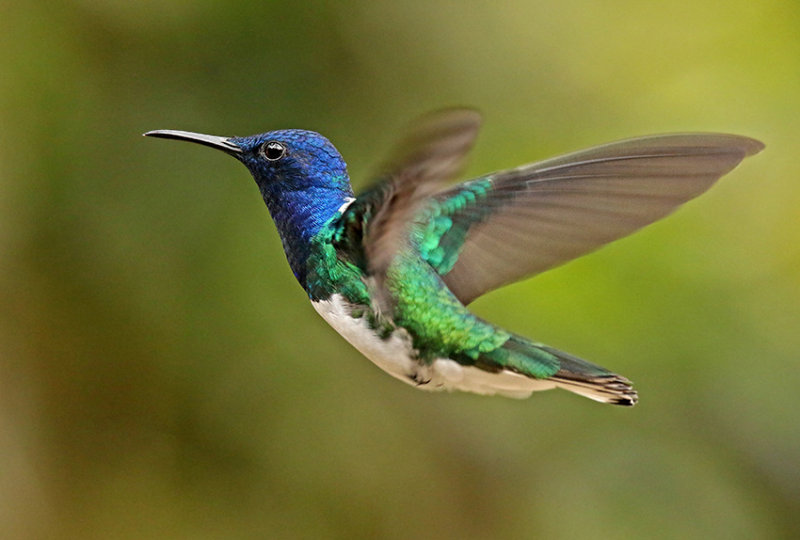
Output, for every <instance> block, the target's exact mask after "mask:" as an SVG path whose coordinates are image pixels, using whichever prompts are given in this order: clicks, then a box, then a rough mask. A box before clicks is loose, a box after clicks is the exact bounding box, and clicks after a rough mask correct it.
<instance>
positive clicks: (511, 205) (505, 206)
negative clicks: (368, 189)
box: [421, 133, 763, 304]
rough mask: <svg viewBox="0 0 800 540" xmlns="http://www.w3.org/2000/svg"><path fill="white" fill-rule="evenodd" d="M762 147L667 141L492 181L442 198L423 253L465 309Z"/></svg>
mask: <svg viewBox="0 0 800 540" xmlns="http://www.w3.org/2000/svg"><path fill="white" fill-rule="evenodd" d="M762 148H763V144H762V143H760V142H759V141H756V140H753V139H749V138H747V137H740V136H736V135H724V134H715V133H706V134H703V133H698V134H677V135H660V136H652V137H643V138H638V139H630V140H626V141H620V142H616V143H611V144H607V145H604V146H598V147H595V148H591V149H589V150H584V151H581V152H576V153H573V154H568V155H565V156H562V157H558V158H555V159H550V160H547V161H543V162H540V163H535V164H532V165H526V166H523V167H519V168H517V169H512V170H509V171H502V172H497V173H494V174H490V175H488V176H486V177H484V178H480V179H477V180H473V181H471V182H468V183H465V184H461V185H459V186H456V187H454V188H452V189H449V190H447V191H445V192H443V193H440V194H438V195H436V196H435V202H434V203H433V204H432V205H431V206H430V207H428V208H427V209H426V214H425V216H424V217H422V218H421V219H424V220H427V222H428V225H427V229H426V232H425V235H424V241H423V242H422V244H421V250H422V255H423V257H424V258H425V259H426V260H427V261H428V262H429V263H430V264H431V265H432V266H433V267H434V268H435V269H436V271H437V272H438V273H439V274H440V275H441V276H442V277H443V280H444V281H445V283H446V284H447V285H448V287H449V288H450V289H451V290H452V291H453V293H455V295H456V296H457V297H458V298H459V300H461V301H462V302H463V303H465V304H467V303H469V302H471V301H472V300H474V299H475V298H477V297H478V296H480V295H482V294H484V293H486V292H488V291H490V290H492V289H495V288H497V287H500V286H501V285H504V284H507V283H511V282H514V281H517V280H519V279H522V278H524V277H526V276H530V275H532V274H536V273H539V272H542V271H544V270H547V269H549V268H552V267H554V266H557V265H559V264H562V263H564V262H567V261H569V260H571V259H573V258H575V257H578V256H580V255H583V254H585V253H588V252H590V251H592V250H594V249H597V248H598V247H600V246H602V245H604V244H606V243H608V242H611V241H613V240H616V239H618V238H621V237H623V236H626V235H628V234H630V233H632V232H634V231H636V230H637V229H639V228H641V227H644V226H645V225H647V224H649V223H652V222H654V221H656V220H658V219H660V218H662V217H664V216H666V215H667V214H669V213H670V212H672V211H673V210H675V209H676V208H677V207H678V206H680V205H681V204H683V203H685V202H686V201H688V200H690V199H692V198H694V197H696V196H698V195H700V194H701V193H703V192H704V191H706V190H707V189H708V188H709V187H711V185H712V184H713V183H714V182H715V181H716V180H717V179H718V178H719V177H721V176H722V175H724V174H726V173H727V172H729V171H730V170H731V169H733V168H734V167H736V165H738V164H739V162H740V161H741V160H742V159H744V158H745V157H746V156H749V155H752V154H755V153H756V152H758V151H760V150H761V149H762Z"/></svg>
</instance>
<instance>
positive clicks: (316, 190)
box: [144, 108, 764, 406]
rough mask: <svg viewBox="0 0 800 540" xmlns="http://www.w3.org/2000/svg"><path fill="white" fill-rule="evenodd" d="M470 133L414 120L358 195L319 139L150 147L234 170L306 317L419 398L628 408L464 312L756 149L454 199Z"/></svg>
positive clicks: (616, 379)
mask: <svg viewBox="0 0 800 540" xmlns="http://www.w3.org/2000/svg"><path fill="white" fill-rule="evenodd" d="M480 124H481V116H480V114H479V113H478V112H477V111H474V110H471V109H460V108H459V109H446V110H442V111H437V112H434V113H430V114H428V115H427V116H424V117H422V118H421V119H418V121H417V122H416V123H414V124H412V126H411V128H410V129H409V130H407V132H406V135H405V136H404V137H403V138H402V139H401V141H400V142H399V143H398V144H397V146H396V148H395V149H394V151H393V152H392V153H390V155H389V156H390V157H389V159H387V160H386V161H385V162H384V165H383V166H382V167H380V168H379V169H378V171H377V174H375V175H374V177H373V179H372V182H371V183H370V184H369V187H368V188H367V189H366V190H364V191H363V192H362V193H360V194H359V195H358V196H355V195H354V193H353V189H352V187H351V184H350V177H349V175H348V172H347V166H346V164H345V161H344V159H343V158H342V156H341V154H340V153H339V151H338V150H337V149H336V148H335V147H334V146H333V144H331V142H330V141H329V140H328V139H326V138H325V137H324V136H322V135H320V134H319V133H316V132H313V131H307V130H302V129H281V130H276V131H268V132H266V133H261V134H259V135H251V136H247V137H219V136H213V135H204V134H200V133H192V132H187V131H174V130H157V131H150V132H147V133H145V134H144V135H145V136H149V137H161V138H165V139H178V140H183V141H190V142H194V143H198V144H202V145H205V146H210V147H211V148H216V149H218V150H222V151H223V152H225V153H226V154H228V155H230V156H233V157H234V158H236V159H237V160H239V161H240V162H241V163H243V164H244V165H245V166H246V167H247V169H248V170H249V171H250V173H251V174H252V176H253V178H254V179H255V181H256V184H257V185H258V189H259V191H260V192H261V196H262V197H263V199H264V202H265V203H266V205H267V208H268V209H269V212H270V214H271V216H272V219H273V221H274V222H275V225H276V227H277V229H278V233H279V235H280V239H281V243H282V245H283V250H284V252H285V254H286V259H287V260H288V262H289V266H290V268H291V270H292V273H293V274H294V276H295V278H297V281H298V282H299V283H300V285H301V286H302V288H303V290H304V291H305V293H306V294H307V295H308V298H309V300H310V301H311V305H312V306H313V307H314V309H315V310H316V311H317V312H318V313H319V314H320V315H321V316H322V318H323V319H324V320H325V321H326V322H327V323H328V324H330V326H332V327H333V328H334V329H335V330H336V331H337V332H338V333H339V334H341V335H342V336H343V337H344V338H345V339H346V340H347V341H348V342H350V343H351V344H352V345H353V346H354V347H355V348H356V349H357V350H358V351H360V352H361V353H362V354H363V355H364V356H366V357H367V358H368V359H369V360H371V361H372V362H373V363H374V364H376V365H377V366H378V367H380V368H381V369H383V370H384V371H386V372H387V373H389V374H390V375H392V376H393V377H395V378H397V379H400V380H401V381H403V382H406V383H408V384H411V385H413V386H416V387H417V388H420V389H425V390H448V391H453V390H459V391H466V392H473V393H477V394H483V395H502V396H508V397H514V398H525V397H529V396H530V395H531V394H532V393H533V392H536V391H540V390H549V389H553V388H561V389H564V390H568V391H570V392H573V393H575V394H578V395H581V396H584V397H588V398H590V399H593V400H595V401H598V402H602V403H611V404H615V405H629V406H630V405H634V404H636V402H637V400H638V394H637V392H636V390H635V389H634V388H633V386H632V383H631V381H630V380H628V379H627V378H625V377H623V376H621V375H618V374H616V373H614V372H612V371H609V370H608V369H606V368H603V367H601V366H599V365H595V364H593V363H590V362H588V361H586V360H583V359H581V358H578V357H576V356H573V355H571V354H569V353H566V352H563V351H561V350H558V349H556V348H553V347H550V346H548V345H545V344H543V343H539V342H536V341H533V340H530V339H528V338H525V337H523V336H521V335H518V334H515V333H513V332H510V331H508V330H505V329H503V328H500V327H498V326H496V325H494V324H492V323H490V322H488V321H486V320H484V319H482V318H481V317H478V316H477V315H475V314H473V313H472V312H471V311H470V310H469V309H468V308H467V307H466V306H467V305H468V304H469V303H470V302H472V301H473V300H474V299H476V298H477V297H479V296H481V295H483V294H485V293H487V292H489V291H491V290H493V289H496V288H497V287H500V286H502V285H506V284H509V283H512V282H515V281H518V280H520V279H523V278H526V277H529V276H531V275H534V274H537V273H540V272H543V271H545V270H548V269H550V268H552V267H554V266H557V265H560V264H562V263H565V262H567V261H569V260H571V259H574V258H576V257H578V256H580V255H583V254H586V253H588V252H591V251H593V250H595V249H597V248H599V247H600V246H602V245H604V244H607V243H609V242H611V241H613V240H616V239H618V238H621V237H623V236H626V235H628V234H630V233H632V232H634V231H636V230H637V229H640V228H641V227H644V226H645V225H648V224H650V223H652V222H654V221H656V220H658V219H661V218H662V217H664V216H666V215H667V214H669V213H671V212H672V211H674V210H675V209H676V208H677V207H679V206H680V205H681V204H683V203H685V202H687V201H688V200H690V199H693V198H694V197H696V196H698V195H700V194H701V193H703V192H704V191H706V190H707V189H708V188H710V187H711V185H712V184H714V182H716V181H717V180H718V179H719V178H720V177H721V176H722V175H724V174H726V173H728V172H730V171H731V170H732V169H733V168H734V167H736V166H737V165H738V164H739V163H740V162H741V161H742V159H744V158H745V157H746V156H750V155H753V154H755V153H757V152H759V151H760V150H762V149H763V147H764V145H763V144H762V143H761V142H759V141H757V140H754V139H751V138H748V137H742V136H737V135H727V134H719V133H685V134H668V135H654V136H645V137H639V138H633V139H628V140H623V141H619V142H613V143H610V144H606V145H602V146H597V147H593V148H590V149H588V150H582V151H578V152H574V153H571V154H567V155H564V156H561V157H556V158H553V159H548V160H545V161H541V162H538V163H533V164H528V165H523V166H520V167H517V168H514V169H509V170H502V171H499V172H493V173H490V174H485V175H483V176H480V177H478V178H475V179H473V180H469V181H466V182H463V183H455V184H454V183H453V180H455V179H457V178H458V177H459V174H460V173H461V171H462V169H463V166H464V164H465V160H466V156H467V154H468V153H469V151H470V150H471V148H472V146H473V143H474V142H475V139H476V137H477V134H478V130H479V127H480Z"/></svg>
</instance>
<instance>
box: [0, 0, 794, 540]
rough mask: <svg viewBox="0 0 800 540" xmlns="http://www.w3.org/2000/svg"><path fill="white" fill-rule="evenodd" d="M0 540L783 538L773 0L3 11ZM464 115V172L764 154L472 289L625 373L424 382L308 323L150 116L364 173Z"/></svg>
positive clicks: (256, 217) (787, 467)
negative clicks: (535, 269)
mask: <svg viewBox="0 0 800 540" xmlns="http://www.w3.org/2000/svg"><path fill="white" fill-rule="evenodd" d="M0 21H2V22H0V43H2V47H0V71H1V72H2V77H0V111H1V113H0V114H1V115H2V123H1V124H0V299H1V300H2V310H1V312H0V537H2V538H11V539H15V538H62V537H63V538H368V537H369V538H397V539H401V538H419V537H426V538H570V539H571V538H748V539H751V538H797V537H800V465H799V464H798V461H800V420H799V419H798V412H797V402H798V398H797V396H798V387H800V369H798V365H799V364H798V350H800V329H799V328H798V326H799V324H798V323H800V249H798V247H797V243H798V240H800V213H798V207H799V206H800V188H799V187H798V175H800V143H798V135H799V134H798V126H799V125H800V31H799V29H800V8H799V7H798V4H797V2H796V1H795V0H784V1H780V0H765V1H761V2H752V1H749V0H727V1H725V2H722V1H720V2H717V1H703V0H701V1H693V2H683V1H678V2H670V3H647V2H640V1H638V0H630V1H626V0H619V1H612V2H593V1H590V0H566V1H562V2H551V1H536V2H531V1H523V0H516V1H511V2H503V3H496V2H433V3H432V2H422V1H419V2H418V1H414V2H405V3H404V2H388V1H383V0H381V1H375V0H369V1H357V2H313V3H295V2H261V3H259V2H246V1H228V2H211V1H199V2H191V1H188V0H160V1H158V2H156V1H152V0H149V1H143V2H125V1H122V0H109V1H106V2H97V1H92V0H83V1H80V0H72V1H60V2H51V1H35V2H30V3H16V4H14V5H12V3H11V2H4V3H3V4H2V6H0ZM449 105H470V106H474V107H477V108H478V109H480V110H482V111H483V113H484V116H485V127H484V130H483V132H482V135H481V137H480V140H479V142H478V145H477V148H476V149H475V152H474V157H473V159H472V161H471V165H470V171H469V172H470V173H471V174H479V173H484V172H488V171H491V170H495V169H501V168H508V167H512V166H517V165H520V164H522V163H526V162H530V161H534V160H537V159H542V158H545V157H549V156H552V155H556V154H559V153H563V152H567V151H571V150H577V149H580V148H583V147H586V146H589V145H592V144H598V143H603V142H608V141H611V140H615V139H619V138H625V137H629V136H635V135H643V134H648V133H658V132H670V131H693V130H705V131H712V130H715V131H725V132H733V133H740V134H746V135H750V136H753V137H756V138H759V139H761V140H763V141H765V142H766V144H767V149H766V151H765V152H763V153H762V154H760V155H758V156H756V157H755V158H750V159H748V160H747V161H745V162H744V163H743V165H742V166H741V167H740V168H739V169H737V170H736V171H734V172H733V173H732V174H730V175H728V176H727V177H725V178H724V180H723V181H722V182H721V183H720V184H719V185H718V186H717V187H715V188H714V189H712V190H711V191H710V192H709V193H708V194H706V195H704V196H703V197H701V198H700V199H699V200H698V201H694V202H692V203H690V204H689V205H687V207H686V208H684V209H682V210H681V211H679V212H678V213H677V214H675V215H674V216H672V217H670V218H669V219H667V220H665V221H663V222H660V223H658V224H656V225H654V226H652V227H650V228H648V229H647V230H645V231H643V232H641V233H639V234H637V235H635V236H633V237H631V238H630V239H626V240H623V241H620V242H618V243H616V244H613V245H612V246H610V247H608V248H605V249H603V250H601V251H600V252H598V253H596V254H593V255H591V256H588V257H586V258H584V259H581V260H579V261H576V262H574V263H571V264H569V265H567V266H565V267H563V268H560V269H557V270H555V271H552V272H549V273H547V274H545V275H543V276H541V277H539V278H537V279H534V280H529V281H527V282H523V283H519V284H516V285H513V286H511V287H508V288H505V289H503V290H501V291H498V292H496V293H493V294H491V295H489V296H487V297H485V298H482V299H480V300H479V301H478V302H476V304H475V309H476V310H477V311H478V312H479V313H480V314H481V315H483V316H485V317H487V318H489V319H491V320H492V321H495V322H498V323H501V324H503V325H504V326H506V327H508V328H510V329H512V330H515V331H517V332H520V333H522V334H525V335H528V336H531V337H533V338H535V339H538V340H541V341H544V342H546V343H549V344H552V345H554V346H557V347H559V348H562V349H565V350H567V351H570V352H572V353H575V354H578V355H581V356H583V357H585V358H587V359H591V360H593V361H595V362H597V363H600V364H602V365H605V366H608V367H610V368H613V369H614V370H616V371H618V372H620V373H622V374H624V375H626V376H628V377H630V378H631V379H633V380H634V381H635V382H636V384H637V388H638V389H639V392H640V396H641V401H640V404H639V405H638V406H637V407H635V408H633V409H622V408H615V407H610V406H602V405H599V404H596V403H593V402H591V401H588V400H586V399H582V398H579V397H575V396H572V395H569V394H567V393H565V392H548V393H543V394H537V395H534V397H532V398H531V399H530V400H527V401H515V400H509V399H503V398H485V397H478V396H472V395H458V394H452V395H448V394H427V393H423V392H419V391H416V390H414V389H413V388H411V387H409V386H406V385H403V384H400V383H399V382H397V381H395V380H394V379H392V378H391V377H389V376H387V375H385V374H383V373H382V372H381V371H380V370H378V369H377V368H375V367H374V366H373V365H371V364H370V363H369V362H368V361H367V360H365V359H364V358H362V357H361V356H360V355H359V354H358V353H356V352H355V351H354V350H353V349H351V348H350V346H348V345H347V344H346V343H345V342H344V341H343V340H342V339H341V338H339V337H338V336H337V335H336V334H335V333H334V332H333V331H332V330H331V329H329V328H328V327H327V326H326V325H325V324H324V322H323V321H322V320H321V319H319V317H318V316H317V315H316V314H315V313H314V312H313V310H312V309H311V308H310V306H309V305H308V302H307V300H306V299H305V298H304V295H303V293H302V290H301V289H300V287H299V286H297V284H296V283H295V282H294V278H293V277H292V275H291V272H290V271H289V269H288V265H287V264H286V261H285V259H284V256H283V253H282V250H281V248H280V243H279V240H278V237H277V234H276V232H275V230H274V226H273V225H272V223H271V222H270V219H269V216H268V214H267V211H266V208H265V207H264V205H263V203H262V201H261V200H260V197H259V196H258V192H257V190H256V188H255V185H254V183H253V181H252V180H251V179H250V177H249V175H248V173H247V171H246V170H245V169H244V168H243V167H241V165H239V164H237V163H236V162H235V161H234V160H231V159H229V158H227V157H224V156H222V155H221V154H219V153H217V152H213V151H211V150H209V149H206V148H201V147H199V146H197V147H195V146H191V145H188V144H181V143H177V142H171V141H158V140H150V139H144V138H142V137H141V133H143V132H144V131H147V130H150V129H159V128H172V129H185V130H194V131H202V132H206V133H213V134H219V135H246V134H250V133H256V132H261V131H266V130H269V129H276V128H285V127H301V128H306V129H313V130H317V131H320V132H322V133H324V134H326V135H327V136H328V137H329V138H330V139H331V140H332V141H333V142H334V144H336V145H337V147H338V148H339V149H340V150H341V152H342V153H343V155H344V156H345V158H346V159H347V160H348V163H349V167H350V172H351V175H352V176H353V178H354V179H355V184H356V187H357V188H358V187H359V186H363V185H364V182H365V181H366V179H367V177H368V175H369V172H370V170H371V168H372V166H373V165H374V164H376V163H377V162H379V161H380V158H381V156H382V155H383V153H384V152H385V151H386V150H387V149H388V148H389V147H390V146H391V143H392V141H393V140H394V139H395V138H396V137H397V132H398V129H399V128H401V127H402V126H404V125H405V124H406V122H408V121H409V120H410V119H411V118H413V117H414V116H417V115H418V114H420V113H423V112H426V111H429V110H431V109H436V108H438V107H442V106H449Z"/></svg>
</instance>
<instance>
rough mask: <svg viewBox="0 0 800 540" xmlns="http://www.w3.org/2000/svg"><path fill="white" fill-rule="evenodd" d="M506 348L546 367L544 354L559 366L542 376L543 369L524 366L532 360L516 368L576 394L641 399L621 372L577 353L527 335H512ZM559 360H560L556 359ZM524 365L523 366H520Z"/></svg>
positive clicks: (630, 401)
mask: <svg viewBox="0 0 800 540" xmlns="http://www.w3.org/2000/svg"><path fill="white" fill-rule="evenodd" d="M503 348H504V349H506V350H509V352H511V351H513V353H514V354H517V355H519V354H522V355H525V356H527V357H529V359H530V360H534V359H536V364H535V365H537V366H541V367H543V368H545V369H546V367H545V366H544V364H543V363H542V360H545V357H549V358H547V360H549V362H547V364H549V366H552V368H551V372H552V369H554V368H555V366H556V365H557V366H558V368H557V370H556V371H555V372H554V373H552V374H548V375H547V376H545V377H543V376H542V375H543V373H541V372H540V373H536V371H535V370H529V369H525V367H527V365H532V364H533V363H532V362H531V363H529V362H525V363H517V365H515V366H514V367H515V368H516V370H518V371H521V372H523V374H524V375H528V376H529V377H533V378H536V379H542V378H544V379H546V380H549V381H552V382H553V383H555V385H556V386H557V387H559V388H563V389H564V390H568V391H570V392H573V393H575V394H578V395H581V396H584V397H587V398H589V399H593V400H595V401H600V402H602V403H611V404H614V405H627V406H631V405H635V404H636V402H637V400H638V399H639V396H638V394H637V393H636V390H634V389H633V386H632V385H631V381H629V380H628V379H626V378H625V377H623V376H621V375H617V374H616V373H612V372H610V371H608V370H607V369H605V368H603V367H600V366H598V365H595V364H592V363H591V362H587V361H586V360H581V359H580V358H578V357H576V356H572V355H571V354H568V353H565V352H563V351H559V350H558V349H554V348H552V347H548V346H547V345H542V344H539V343H532V342H530V341H528V340H527V339H525V338H522V337H519V336H512V337H511V339H509V340H508V341H507V342H506V343H505V344H504V346H503ZM556 361H557V362H556ZM520 368H522V369H520Z"/></svg>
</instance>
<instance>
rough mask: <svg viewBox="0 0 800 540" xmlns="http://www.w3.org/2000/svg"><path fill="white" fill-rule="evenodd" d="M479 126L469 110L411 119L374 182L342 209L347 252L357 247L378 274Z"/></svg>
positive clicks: (457, 166) (456, 167) (458, 164)
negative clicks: (348, 249) (423, 204)
mask: <svg viewBox="0 0 800 540" xmlns="http://www.w3.org/2000/svg"><path fill="white" fill-rule="evenodd" d="M479 127H480V115H479V114H478V113H477V112H476V111H473V110H469V109H446V110H443V111H439V112H436V113H433V114H430V115H428V116H425V117H423V118H421V119H420V120H418V121H417V123H416V124H415V125H414V126H413V129H411V130H410V132H409V133H408V135H407V136H406V137H405V138H404V139H403V140H402V141H401V143H400V144H399V145H398V146H397V148H396V149H395V151H394V153H393V154H392V157H391V159H390V160H389V161H388V163H387V164H386V165H385V166H384V167H383V172H382V173H381V174H379V175H378V179H377V180H376V182H375V183H374V184H373V186H372V187H371V188H369V189H368V190H367V191H365V192H364V193H362V194H360V195H359V196H358V197H357V198H356V200H355V201H354V202H353V203H352V204H351V205H350V206H349V207H348V208H347V210H346V211H345V213H344V215H343V216H342V221H343V223H344V225H345V233H344V236H345V238H347V239H348V240H349V242H350V251H352V248H353V247H355V245H356V244H358V247H359V248H360V249H359V250H358V251H360V252H362V257H363V259H362V260H361V261H359V262H360V263H361V264H363V267H364V268H365V269H366V270H367V271H368V272H369V273H370V274H372V275H376V276H379V277H380V276H382V275H383V274H384V273H385V270H386V268H387V267H388V265H389V263H390V262H391V260H392V258H393V257H394V255H395V254H396V253H397V252H398V250H400V249H401V248H402V247H403V246H404V245H405V244H406V243H407V238H408V225H409V222H410V221H411V218H412V217H413V215H415V214H416V213H417V211H418V210H419V207H420V205H421V204H422V203H423V201H429V200H430V197H431V196H432V195H433V194H434V193H436V192H438V191H440V190H441V188H442V185H443V184H444V183H445V182H447V181H449V180H452V179H453V178H455V177H456V176H457V175H458V174H459V173H460V172H461V169H462V167H463V164H464V161H465V158H466V155H467V154H468V153H469V150H470V149H471V148H472V145H473V143H474V141H475V137H476V136H477V134H478V128H479Z"/></svg>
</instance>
